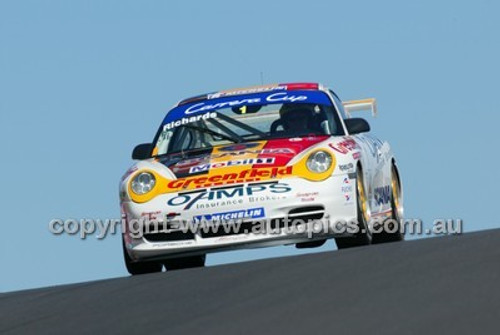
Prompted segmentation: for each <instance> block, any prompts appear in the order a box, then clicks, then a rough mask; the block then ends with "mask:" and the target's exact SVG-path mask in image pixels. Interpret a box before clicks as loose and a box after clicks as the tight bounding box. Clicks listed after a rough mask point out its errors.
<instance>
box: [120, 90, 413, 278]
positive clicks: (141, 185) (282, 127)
mask: <svg viewBox="0 0 500 335" xmlns="http://www.w3.org/2000/svg"><path fill="white" fill-rule="evenodd" d="M364 109H367V110H368V109H369V110H371V111H372V113H373V114H374V115H375V114H376V105H375V100H374V99H365V100H358V101H347V102H341V100H340V99H339V98H338V96H337V95H336V94H335V93H334V92H333V91H331V90H329V89H328V88H326V87H324V86H323V85H321V84H314V83H292V84H276V85H268V86H257V87H250V88H243V89H235V90H228V91H220V92H216V93H211V94H205V95H201V96H196V97H193V98H190V99H186V100H183V101H181V102H179V103H178V104H177V105H175V106H174V108H173V109H171V110H170V111H169V112H168V113H167V115H166V116H165V118H164V120H163V122H162V123H161V126H160V128H159V130H158V132H157V134H156V136H155V138H154V140H153V142H152V143H147V144H141V145H138V146H137V147H136V148H135V149H134V151H133V154H132V158H133V159H135V160H137V162H136V163H135V164H134V165H133V166H132V167H131V168H130V169H129V170H128V171H127V172H126V173H125V175H124V176H123V178H122V181H121V184H120V202H121V211H122V215H123V217H124V218H125V220H126V224H125V225H123V226H124V228H123V251H124V258H125V263H126V266H127V269H128V271H129V272H130V273H131V274H141V273H150V272H158V271H161V270H162V268H163V266H165V268H166V269H167V270H171V269H179V268H186V267H196V266H203V265H204V264H205V256H206V254H207V253H210V252H217V251H223V250H230V249H241V248H254V247H265V246H275V245H284V244H295V245H296V246H297V247H299V248H304V247H315V246H320V245H322V244H323V243H324V242H325V241H326V239H328V238H335V241H336V244H337V247H338V248H339V249H342V248H348V247H353V246H360V245H368V244H371V243H383V242H391V241H401V240H403V237H404V236H403V232H402V224H401V220H402V218H403V195H402V186H401V179H400V175H399V172H398V169H397V167H396V162H395V159H394V155H393V153H392V151H391V149H390V146H389V144H388V143H387V142H384V141H381V140H379V139H377V138H375V137H373V136H372V135H370V134H368V132H369V130H370V126H369V125H368V123H367V122H366V121H365V120H364V119H361V118H351V115H350V114H351V113H352V112H353V111H358V110H364ZM387 222H389V224H386V223H387ZM373 223H377V224H373ZM381 227H382V229H380V228H381Z"/></svg>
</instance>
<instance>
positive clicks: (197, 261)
mask: <svg viewBox="0 0 500 335" xmlns="http://www.w3.org/2000/svg"><path fill="white" fill-rule="evenodd" d="M205 260H206V255H198V256H190V257H181V258H172V259H167V260H165V261H164V263H163V265H165V268H166V269H167V271H172V270H180V269H188V268H199V267H203V266H205Z"/></svg>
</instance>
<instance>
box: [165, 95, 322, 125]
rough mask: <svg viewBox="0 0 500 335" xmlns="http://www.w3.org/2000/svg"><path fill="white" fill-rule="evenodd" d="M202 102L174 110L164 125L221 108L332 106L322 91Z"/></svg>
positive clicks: (233, 97) (243, 96) (227, 98)
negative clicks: (295, 105)
mask: <svg viewBox="0 0 500 335" xmlns="http://www.w3.org/2000/svg"><path fill="white" fill-rule="evenodd" d="M211 98H212V99H209V100H206V101H202V102H199V103H192V104H185V105H181V106H177V107H175V108H174V109H172V110H171V111H170V112H169V113H168V114H167V116H166V117H165V119H164V121H163V123H164V124H165V123H168V122H171V121H175V120H178V119H180V118H182V117H184V116H191V115H194V114H197V113H206V112H208V111H213V110H216V109H220V108H231V107H241V106H253V105H265V104H273V103H315V104H323V105H329V106H331V101H330V100H329V98H328V96H327V95H326V94H325V93H324V92H321V91H314V90H302V91H301V90H297V91H269V92H258V93H251V94H247V95H239V96H222V97H220V98H214V95H211Z"/></svg>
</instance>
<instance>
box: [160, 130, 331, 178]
mask: <svg viewBox="0 0 500 335" xmlns="http://www.w3.org/2000/svg"><path fill="white" fill-rule="evenodd" d="M327 138H328V136H310V137H300V138H286V139H273V140H266V141H255V142H245V143H239V144H231V145H225V146H218V147H214V148H210V149H201V150H196V151H191V152H188V153H182V154H181V153H174V154H171V155H168V156H166V157H162V158H161V159H159V160H158V162H159V163H161V164H163V165H165V166H166V167H168V168H169V169H170V171H172V172H173V173H174V175H175V176H176V177H177V178H178V179H180V178H186V177H194V176H203V175H208V174H210V175H213V174H220V175H222V176H223V175H225V174H227V173H232V172H241V171H246V170H249V171H250V172H249V173H251V171H252V170H254V169H259V170H270V171H271V173H272V171H274V173H278V172H279V171H280V169H279V168H283V167H285V166H286V165H287V164H288V163H289V162H290V160H291V159H292V158H294V157H295V156H297V155H299V154H300V153H302V152H304V151H305V150H307V149H309V148H310V147H312V146H314V145H316V144H318V143H320V142H322V141H324V140H325V139H327ZM281 170H283V169H281Z"/></svg>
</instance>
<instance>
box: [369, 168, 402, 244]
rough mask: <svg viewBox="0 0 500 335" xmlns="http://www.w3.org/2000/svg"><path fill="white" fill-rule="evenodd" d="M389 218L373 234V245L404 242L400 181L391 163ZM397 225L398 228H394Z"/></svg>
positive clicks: (396, 170)
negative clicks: (380, 229)
mask: <svg viewBox="0 0 500 335" xmlns="http://www.w3.org/2000/svg"><path fill="white" fill-rule="evenodd" d="M391 208H392V211H391V217H390V218H389V219H386V220H385V222H384V229H383V230H382V231H381V232H379V233H376V234H373V243H374V244H378V243H388V242H398V241H403V240H404V231H403V225H402V220H403V203H402V194H401V179H400V178H399V173H398V169H397V167H396V165H395V164H394V163H393V164H392V168H391ZM395 225H397V227H398V228H396V229H394V228H395Z"/></svg>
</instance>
